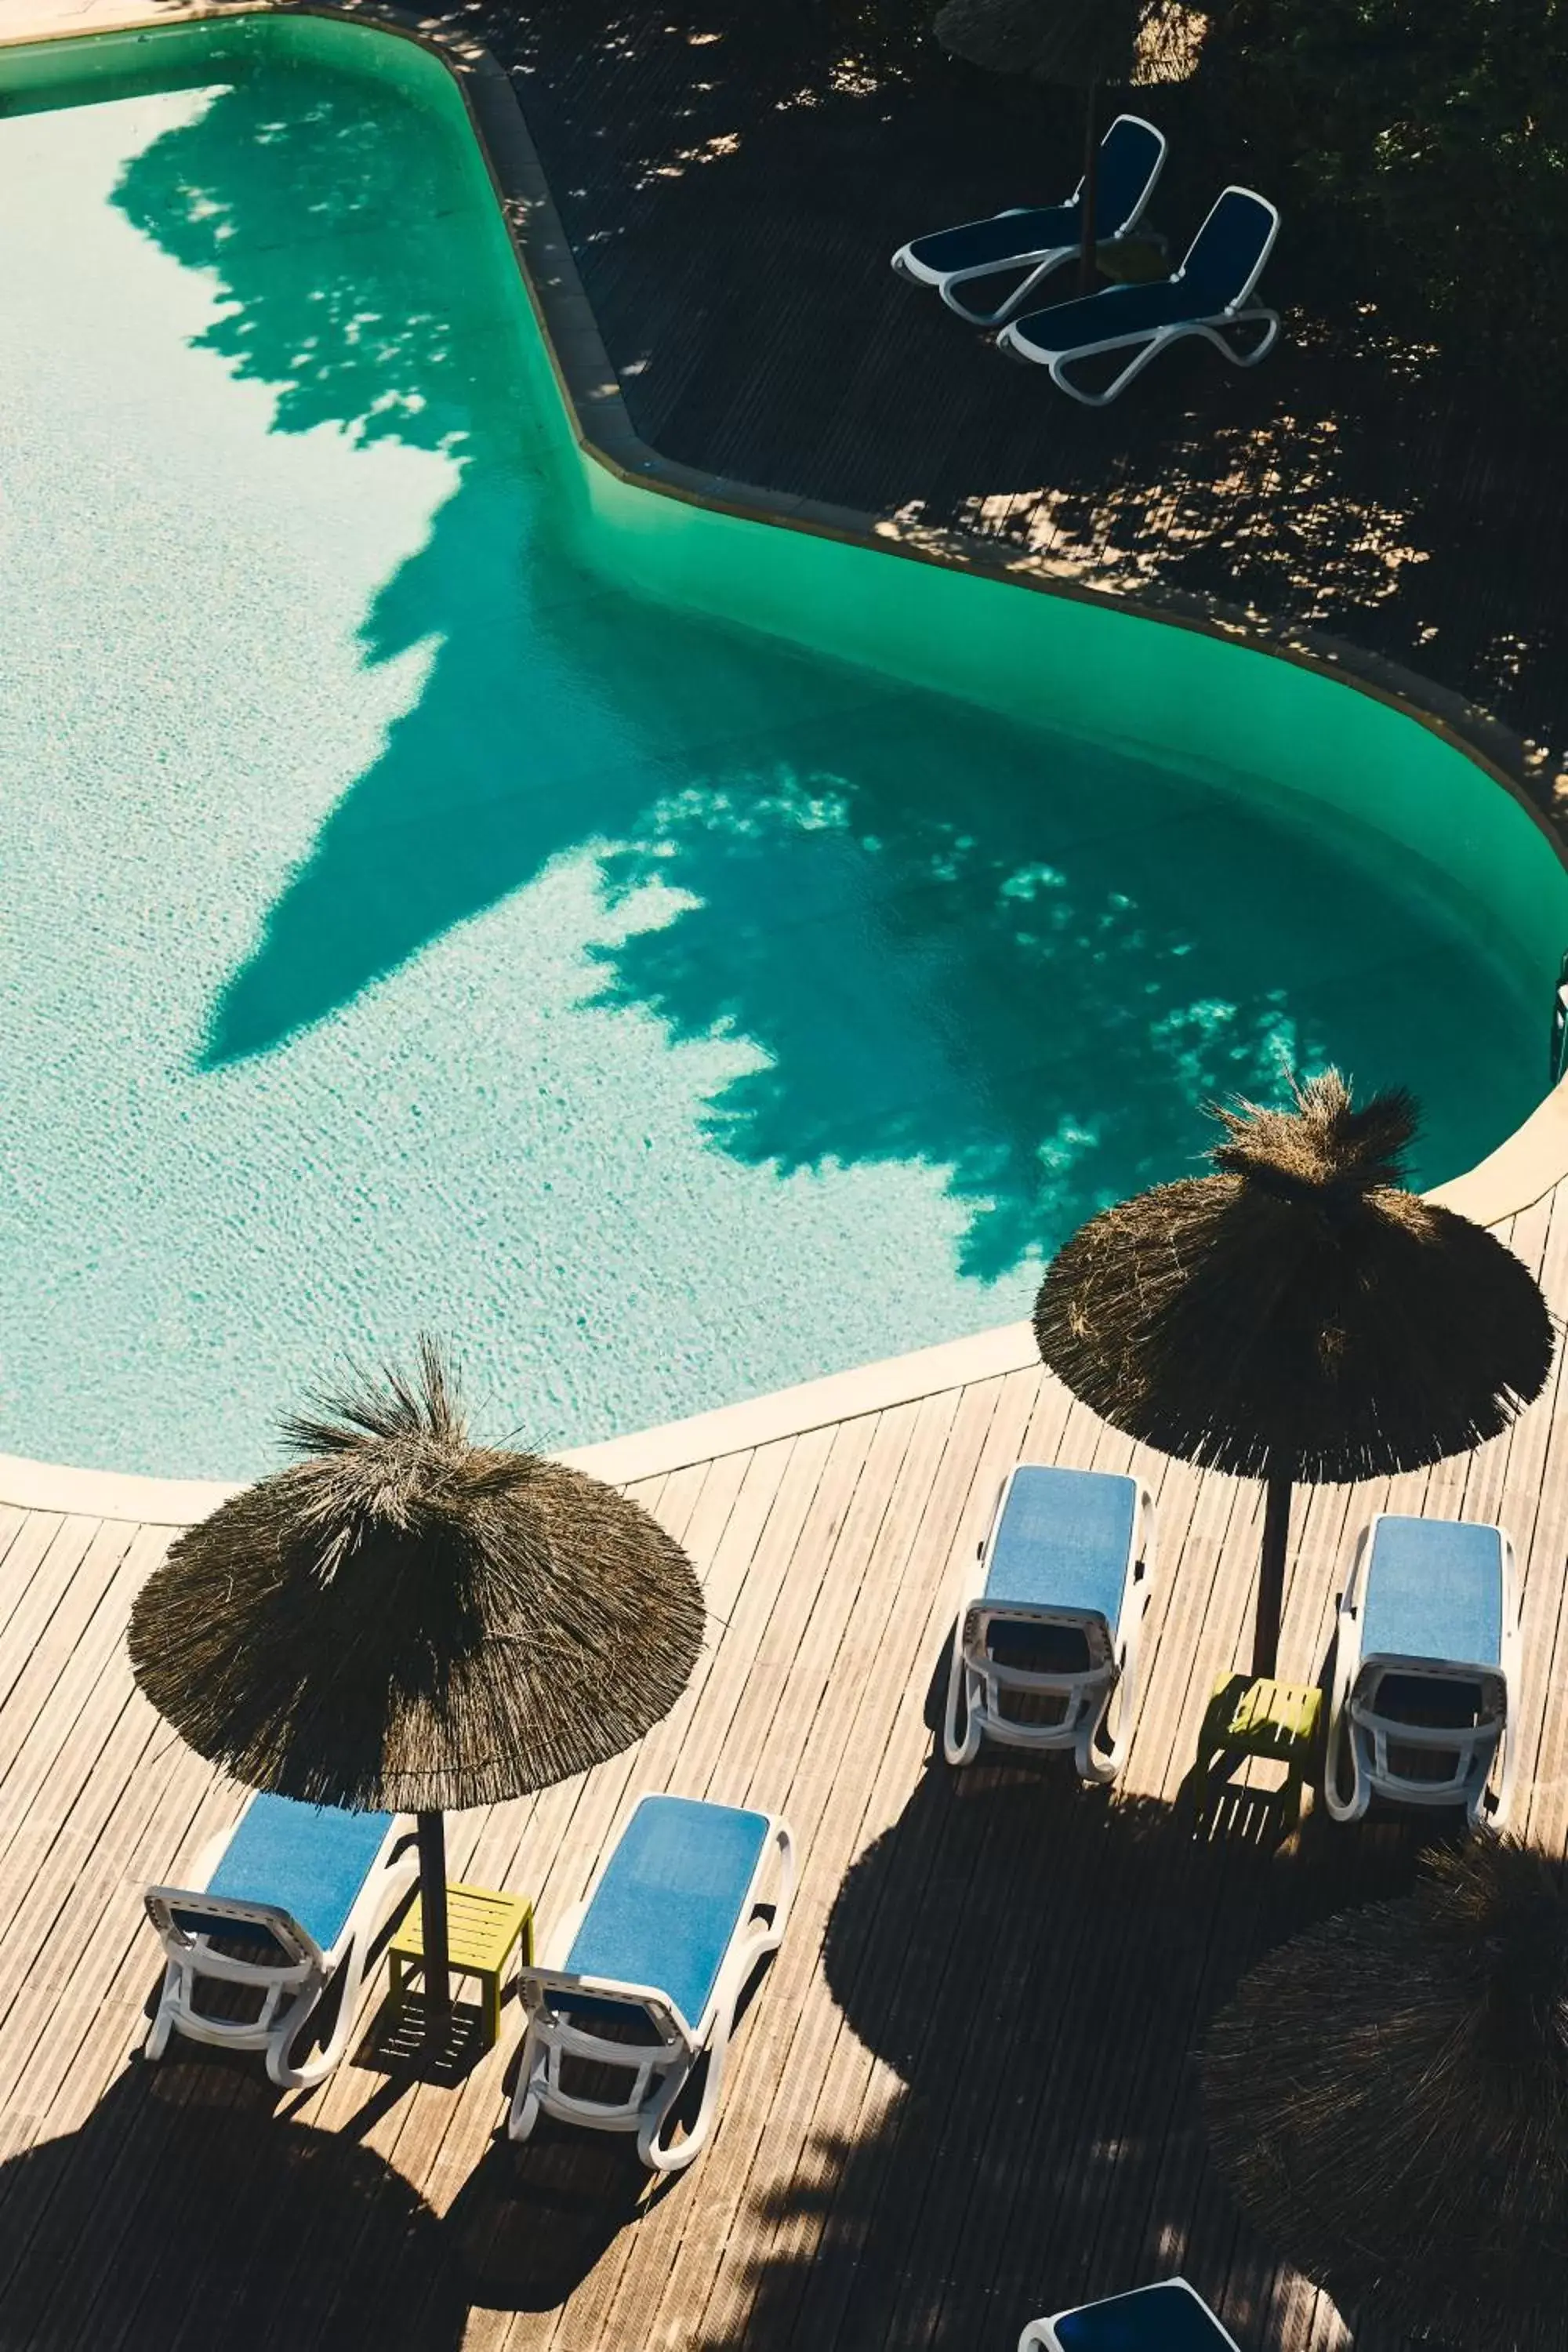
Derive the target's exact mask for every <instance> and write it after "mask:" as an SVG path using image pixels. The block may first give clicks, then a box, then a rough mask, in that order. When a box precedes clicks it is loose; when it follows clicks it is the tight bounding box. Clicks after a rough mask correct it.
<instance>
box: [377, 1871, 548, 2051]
mask: <svg viewBox="0 0 1568 2352" xmlns="http://www.w3.org/2000/svg"><path fill="white" fill-rule="evenodd" d="M519 1945H521V1951H519V1952H518V1965H519V1967H520V1968H527V1966H528V1964H529V1962H530V1961H531V1959H532V1958H533V1906H532V1904H531V1903H530V1902H528V1901H527V1900H526V1899H525V1898H524V1897H523V1896H522V1895H497V1894H495V1893H493V1892H492V1891H491V1889H490V1888H489V1887H488V1886H464V1885H460V1884H458V1883H457V1882H454V1883H453V1884H452V1885H449V1886H448V1887H447V1965H448V1966H449V1968H450V1969H451V1971H452V1973H453V1975H454V1976H463V1977H478V1978H479V1986H480V1990H481V1993H482V1995H483V2001H484V2018H485V2042H486V2045H487V2047H489V2048H493V2047H494V2045H495V2044H496V2042H499V2041H500V1990H501V1979H502V1978H503V1977H504V1976H505V1974H506V1967H507V1962H508V1961H509V1960H510V1958H511V1955H512V1953H513V1951H514V1950H516V1949H517V1947H518V1946H519ZM386 1958H387V1967H388V1969H389V1971H390V1975H391V1979H392V1994H393V1999H394V2000H398V1999H400V1998H401V1996H402V1993H403V1990H404V1986H405V1982H406V1980H407V1977H408V1972H409V1970H410V1969H423V1968H424V1965H425V1935H424V1927H423V1923H422V1920H421V1917H420V1906H419V1897H418V1895H415V1898H414V1900H413V1902H412V1903H411V1904H410V1905H409V1907H408V1912H407V1916H406V1917H405V1919H404V1922H403V1925H402V1927H399V1928H398V1930H397V1933H396V1934H395V1936H394V1937H393V1939H392V1941H391V1943H390V1944H389V1945H388V1946H387V1948H386Z"/></svg>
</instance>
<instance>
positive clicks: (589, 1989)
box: [508, 1797, 795, 2172]
mask: <svg viewBox="0 0 1568 2352" xmlns="http://www.w3.org/2000/svg"><path fill="white" fill-rule="evenodd" d="M770 1881H771V1885H772V1891H771V1893H770V1892H769V1891H768V1890H769V1884H770ZM794 1882H795V1843H794V1840H793V1839H792V1838H791V1836H790V1832H789V1829H788V1827H787V1825H786V1824H785V1823H784V1822H782V1821H780V1820H778V1819H777V1817H776V1816H775V1815H773V1814H771V1813H753V1812H742V1811H737V1810H736V1808H735V1807H733V1806H731V1805H713V1804H708V1803H706V1802H703V1801H700V1800H697V1799H693V1798H688V1797H644V1798H643V1799H642V1801H641V1802H640V1803H639V1804H638V1806H637V1811H636V1812H635V1813H633V1815H632V1817H631V1820H630V1821H629V1822H627V1824H626V1829H625V1830H624V1832H622V1834H621V1838H620V1840H619V1843H617V1844H616V1847H615V1850H614V1851H613V1853H610V1854H609V1856H608V1857H607V1858H606V1860H605V1864H604V1867H603V1869H602V1870H601V1871H600V1873H599V1875H598V1877H597V1879H596V1880H595V1885H594V1886H593V1888H592V1890H591V1891H590V1893H589V1895H588V1898H587V1900H586V1902H585V1903H584V1904H582V1905H580V1906H578V1907H577V1909H576V1910H575V1911H574V1913H572V1914H571V1915H570V1916H568V1917H567V1918H566V1919H565V1920H563V1923H562V1926H561V1928H560V1930H559V1932H558V1934H557V1935H556V1937H554V1938H553V1939H552V1947H551V1948H552V1952H556V1953H558V1954H559V1957H558V1958H553V1959H552V1960H551V1961H549V1962H548V1963H547V1964H545V1965H542V1966H541V1967H538V1968H525V1969H523V1971H522V1998H523V2003H524V2006H525V2007H526V2009H527V2011H528V2029H527V2032H526V2033H525V2034H524V2037H523V2044H522V2058H521V2065H520V2068H519V2072H518V2078H517V2090H516V2093H515V2095H514V2096H513V2099H512V2105H511V2116H510V2124H509V2126H508V2128H509V2130H510V2135H511V2137H512V2138H513V2139H519V2140H521V2139H526V2138H527V2137H528V2136H529V2134H530V2132H531V2131H532V2129H533V2127H534V2125H535V2124H536V2123H537V2121H538V2119H539V2117H540V2116H541V2115H548V2116H556V2117H558V2118H559V2119H560V2120H562V2121H563V2122H567V2123H577V2124H586V2125H588V2126H591V2127H592V2128H594V2129H595V2130H598V2131H621V2132H636V2134H637V2154H638V2156H639V2157H640V2158H642V2161H643V2162H644V2164H646V2165H647V2167H648V2168H649V2169H650V2170H651V2171H654V2172H679V2171H680V2170H682V2169H683V2168H685V2167H686V2166H687V2165H689V2163H691V2161H692V2159H693V2158H695V2157H697V2156H699V2155H700V2153H701V2151H702V2149H703V2147H705V2145H706V2144H707V2141H708V2139H709V2137H710V2134H711V2132H712V2128H713V2120H714V2116H715V2115H716V2113H717V2111H718V2105H719V2092H720V2087H721V2084H722V2081H723V2076H724V2060H725V2056H726V2053H727V2051H728V2048H729V2042H730V2035H731V2031H732V2029H733V2026H734V2022H735V2010H736V2006H737V2003H738V2002H739V2000H740V1999H741V1996H742V1992H743V1991H744V1990H745V1989H746V1986H747V1984H748V1982H749V1981H750V1979H751V1978H752V1974H753V1972H754V1970H755V1969H756V1967H757V1964H758V1962H759V1960H761V1959H762V1958H763V1955H764V1954H765V1953H768V1952H772V1951H774V1950H776V1948H777V1947H778V1944H779V1942H780V1940H781V1938H782V1937H783V1935H784V1924H785V1921H786V1920H787V1918H788V1916H789V1906H790V1898H791V1895H792V1893H793V1891H794ZM704 2059H706V2062H707V2068H706V2078H705V2080H704V2081H703V2083H702V2084H701V2088H700V2096H699V2097H698V2099H697V2102H696V2108H695V2112H694V2113H693V2114H692V2115H691V2116H689V2117H682V2116H679V2115H677V2114H675V2113H674V2112H673V2111H674V2110H676V2109H677V2107H678V2105H679V2101H680V2098H681V2095H682V2093H683V2092H684V2091H685V2089H686V2087H687V2085H688V2084H689V2082H690V2080H691V2078H692V2075H693V2074H694V2073H695V2072H696V2070H697V2068H698V2066H699V2064H700V2062H702V2061H703V2060H704ZM682 2121H684V2122H685V2125H686V2129H685V2132H684V2135H683V2137H680V2138H679V2139H676V2140H674V2141H673V2142H670V2141H667V2140H666V2138H665V2136H664V2135H665V2130H666V2126H667V2125H671V2124H676V2125H679V2123H681V2122H682Z"/></svg>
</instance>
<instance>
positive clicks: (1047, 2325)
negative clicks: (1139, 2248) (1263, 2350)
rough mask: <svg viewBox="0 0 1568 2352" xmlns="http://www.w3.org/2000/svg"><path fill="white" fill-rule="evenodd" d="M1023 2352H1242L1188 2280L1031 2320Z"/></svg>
mask: <svg viewBox="0 0 1568 2352" xmlns="http://www.w3.org/2000/svg"><path fill="white" fill-rule="evenodd" d="M1018 2352H1238V2347H1237V2342H1236V2338H1235V2337H1234V2336H1232V2335H1230V2334H1229V2332H1228V2331H1227V2330H1226V2328H1224V2327H1222V2326H1220V2324H1219V2322H1218V2320H1217V2319H1216V2318H1215V2315H1214V2314H1213V2312H1212V2311H1211V2310H1210V2309H1209V2307H1208V2305H1207V2304H1206V2303H1205V2301H1204V2299H1203V2297H1202V2295H1201V2294H1198V2292H1197V2290H1196V2288H1195V2287H1190V2286H1189V2285H1188V2284H1187V2282H1186V2280H1185V2279H1181V2278H1173V2279H1164V2280H1163V2281H1162V2282H1161V2284H1159V2285H1158V2286H1140V2287H1134V2288H1133V2289H1132V2292H1131V2294H1113V2295H1110V2296H1108V2297H1107V2299H1106V2300H1105V2301H1104V2302H1103V2303H1080V2304H1079V2306H1078V2308H1077V2310H1076V2311H1058V2313H1057V2315H1056V2316H1055V2318H1054V2319H1031V2321H1030V2322H1029V2325H1028V2326H1027V2327H1026V2328H1025V2330H1024V2333H1023V2334H1022V2336H1020V2337H1019V2338H1018Z"/></svg>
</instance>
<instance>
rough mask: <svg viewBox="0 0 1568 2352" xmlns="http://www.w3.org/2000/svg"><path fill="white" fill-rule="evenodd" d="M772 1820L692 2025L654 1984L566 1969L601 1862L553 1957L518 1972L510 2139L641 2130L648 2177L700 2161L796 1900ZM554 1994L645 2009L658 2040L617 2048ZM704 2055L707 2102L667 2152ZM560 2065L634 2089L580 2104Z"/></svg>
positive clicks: (559, 1934)
mask: <svg viewBox="0 0 1568 2352" xmlns="http://www.w3.org/2000/svg"><path fill="white" fill-rule="evenodd" d="M767 1822H768V1834H767V1839H766V1841H765V1843H764V1844H763V1851H762V1853H761V1854H760V1855H759V1857H758V1860H757V1867H756V1869H755V1870H754V1872H753V1873H752V1883H751V1885H750V1886H749V1887H748V1888H747V1890H746V1899H745V1902H744V1903H743V1904H742V1907H741V1914H740V1918H739V1920H738V1922H737V1925H736V1928H735V1933H734V1935H733V1936H732V1937H731V1941H730V1948H729V1950H728V1951H727V1952H726V1953H725V1955H724V1958H723V1961H722V1963H721V1966H720V1969H719V1973H718V1975H717V1976H716V1977H715V1979H714V1980H713V1990H712V1991H711V1993H710V1995H709V1997H708V2006H707V2007H706V2009H705V2010H704V2011H703V2012H702V2014H701V2016H700V2018H698V2019H697V2020H696V2021H689V2020H688V2019H686V2018H684V2017H683V2016H682V2015H681V2013H680V2011H679V2009H678V2008H677V2007H676V2005H675V2003H674V2001H672V2000H670V1998H669V1996H668V1993H663V1992H660V1991H659V1990H658V1988H657V1987H655V1986H653V1985H635V1984H616V1983H615V1982H614V1981H613V1980H611V1979H608V1978H605V1977H586V1976H577V1975H574V1974H569V1973H568V1972H567V1971H566V1969H564V1968H563V1966H562V1962H563V1960H564V1959H565V1957H566V1955H567V1953H568V1952H570V1950H571V1949H572V1946H573V1943H574V1939H575V1937H576V1934H577V1930H578V1928H579V1927H581V1926H582V1924H583V1920H584V1916H585V1915H586V1913H587V1910H588V1906H589V1905H590V1904H591V1903H592V1901H593V1899H594V1895H595V1893H596V1892H597V1889H598V1885H599V1881H600V1879H601V1878H602V1877H603V1876H604V1874H605V1870H606V1869H607V1868H608V1867H609V1864H610V1861H611V1859H612V1858H613V1854H614V1848H612V1849H611V1851H610V1853H607V1854H606V1855H605V1860H604V1862H603V1863H602V1864H601V1865H600V1867H599V1869H598V1871H597V1872H596V1873H595V1878H594V1884H593V1885H592V1886H591V1887H590V1888H589V1890H588V1893H587V1895H585V1896H584V1899H583V1901H582V1902H581V1903H579V1904H576V1905H575V1906H574V1907H573V1909H572V1910H570V1911H569V1912H568V1913H567V1914H566V1916H565V1917H564V1918H563V1920H562V1922H561V1924H560V1926H559V1927H558V1928H557V1929H556V1931H555V1933H554V1935H553V1936H552V1937H551V1939H550V1946H549V1952H550V1955H551V1957H550V1958H547V1959H546V1960H544V1961H543V1962H542V1963H541V1964H540V1965H539V1966H538V1967H535V1968H526V1969H523V1970H522V1974H521V1992H522V2001H523V2006H524V2008H525V2010H526V2011H527V2013H528V2026H527V2030H526V2031H525V2032H524V2034H523V2038H522V2055H521V2062H520V2063H519V2067H518V2076H517V2088H516V2090H515V2091H514V2093H513V2094H512V2102H511V2113H510V2117H509V2119H508V2123H507V2130H508V2133H509V2135H510V2137H511V2138H513V2139H515V2140H525V2139H527V2137H528V2136H529V2134H530V2133H531V2131H532V2129H533V2127H534V2125H535V2124H536V2123H537V2122H538V2121H539V2118H540V2116H542V2115H547V2116H555V2117H556V2118H557V2119H558V2120H559V2121H560V2122H563V2123H571V2124H583V2125H585V2126H587V2127H588V2128H589V2129H590V2130H592V2131H613V2132H636V2134H637V2155H638V2156H639V2157H640V2158H641V2159H642V2161H643V2163H644V2164H646V2165H647V2168H648V2170H649V2171H650V2172H683V2171H684V2170H685V2168H686V2167H687V2166H688V2165H689V2164H691V2163H693V2162H694V2161H695V2160H696V2158H698V2157H699V2156H700V2155H701V2153H702V2150H703V2148H704V2147H706V2146H707V2144H708V2141H709V2139H710V2137H711V2136H712V2131H713V2125H714V2120H715V2117H716V2116H717V2114H718V2110H719V2094H720V2091H721V2088H722V2085H723V2080H724V2061H725V2058H726V2057H727V2056H728V2054H729V2048H730V2036H731V2032H733V2030H734V2024H735V2010H736V2006H737V2004H738V2002H739V2000H740V1998H741V1995H742V1992H744V1990H745V1989H746V1986H747V1984H748V1983H749V1982H750V1980H751V1977H752V1971H753V1970H754V1969H755V1968H756V1966H757V1964H758V1962H759V1961H760V1960H761V1959H762V1958H763V1957H764V1956H765V1955H766V1954H767V1953H769V1952H773V1951H776V1950H777V1949H778V1947H779V1945H780V1943H781V1942H782V1941H783V1938H784V1928H785V1927H786V1926H787V1924H788V1921H789V1913H790V1905H791V1903H792V1902H793V1900H794V1897H795V1840H794V1838H793V1836H792V1835H791V1833H790V1829H789V1825H788V1823H787V1822H784V1821H782V1820H781V1819H780V1818H779V1816H778V1815H777V1814H776V1813H770V1814H769V1815H768V1817H767ZM770 1878H772V1879H773V1894H772V1895H771V1896H770V1895H767V1894H766V1893H765V1891H764V1890H765V1889H766V1887H767V1885H768V1882H769V1880H770ZM764 1909H771V1913H772V1916H771V1917H767V1918H763V1917H762V1916H759V1914H760V1912H762V1911H763V1910H764ZM552 1992H555V1993H582V1994H584V1995H587V1996H589V1997H591V1998H592V1999H594V2000H614V2001H619V2002H620V2003H621V2004H622V2005H623V2006H626V2007H630V2006H636V2007H637V2008H638V2009H641V2010H643V2011H646V2013H647V2017H648V2020H649V2021H650V2023H651V2024H652V2026H653V2029H654V2032H655V2033H656V2034H657V2035H658V2040H657V2041H655V2042H615V2041H611V2040H609V2039H608V2038H607V2037H606V2036H605V2035H602V2034H597V2033H595V2032H592V2031H591V2029H590V2028H588V2027H587V2026H584V2025H574V2024H572V2023H570V2022H568V2021H567V2020H566V2019H565V2018H563V2017H561V2016H558V2015H557V2014H556V2013H555V2012H554V2011H552V2009H551V2008H550V2005H549V2002H550V1995H551V1994H552ZM704 2052H706V2053H708V2078H707V2081H706V2082H705V2083H704V2084H703V2088H702V2099H701V2104H700V2106H699V2108H698V2112H697V2114H696V2115H695V2116H693V2118H692V2122H691V2128H690V2130H689V2132H688V2134H687V2135H686V2137H685V2138H684V2139H682V2140H679V2141H678V2142H677V2143H676V2144H675V2146H674V2147H666V2146H665V2145H664V2144H663V2140H662V2137H661V2136H662V2134H663V2131H664V2127H665V2125H666V2124H667V2123H668V2120H669V2116H670V2111H671V2109H672V2108H673V2107H674V2106H675V2105H676V2103H677V2101H678V2100H679V2097H680V2095H681V2093H682V2091H683V2090H684V2089H685V2088H686V2085H687V2084H688V2082H689V2080H690V2077H691V2074H692V2072H693V2070H694V2068H695V2067H696V2065H697V2063H698V2060H699V2059H700V2057H701V2056H702V2054H703V2053H704ZM563 2057H575V2058H582V2059H586V2060H590V2061H592V2062H595V2063H598V2064H600V2065H604V2066H614V2067H616V2068H617V2069H618V2070H619V2071H620V2072H621V2073H623V2074H631V2075H632V2077H633V2081H632V2086H631V2089H630V2090H629V2092H628V2093H627V2095H626V2097H625V2098H624V2099H622V2100H619V2101H615V2102H607V2101H601V2100H597V2099H584V2098H578V2097H575V2096H574V2095H572V2094H571V2093H569V2092H567V2091H563V2089H562V2087H561V2061H562V2059H563Z"/></svg>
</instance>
